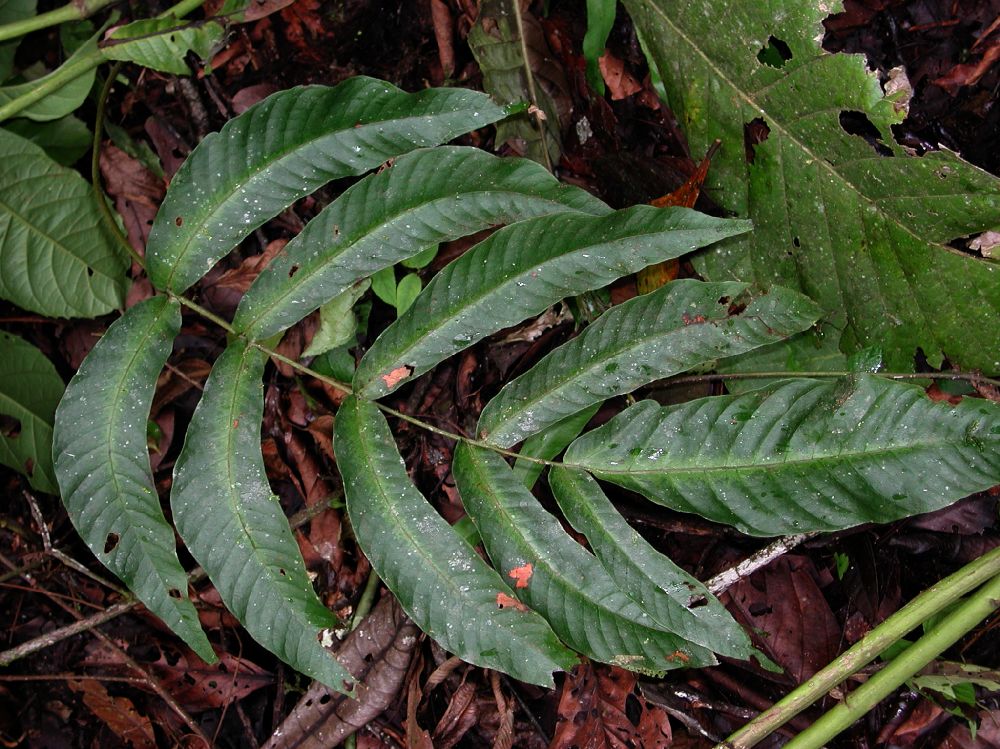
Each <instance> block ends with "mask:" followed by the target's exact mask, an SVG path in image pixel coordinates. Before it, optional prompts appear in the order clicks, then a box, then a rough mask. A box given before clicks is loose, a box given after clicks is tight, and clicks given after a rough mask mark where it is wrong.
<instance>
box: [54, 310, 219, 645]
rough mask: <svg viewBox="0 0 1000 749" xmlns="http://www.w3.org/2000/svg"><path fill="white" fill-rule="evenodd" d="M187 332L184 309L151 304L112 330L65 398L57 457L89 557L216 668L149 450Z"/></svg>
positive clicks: (66, 502) (57, 428)
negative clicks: (171, 366)
mask: <svg viewBox="0 0 1000 749" xmlns="http://www.w3.org/2000/svg"><path fill="white" fill-rule="evenodd" d="M180 322H181V315H180V308H179V306H178V305H177V304H176V303H174V302H171V301H169V300H168V299H167V298H166V297H153V298H152V299H148V300H146V301H144V302H140V303H139V304H137V305H135V306H134V307H131V308H130V309H129V310H128V311H127V312H126V313H125V314H124V315H122V317H120V318H119V319H118V320H116V321H115V322H114V324H112V326H111V327H110V328H109V329H108V331H107V333H105V334H104V336H103V337H102V338H101V340H99V341H98V342H97V344H96V345H95V346H94V348H93V350H92V351H91V352H90V354H89V355H88V356H87V358H86V359H85V360H84V362H83V364H81V365H80V369H79V371H78V372H77V373H76V375H75V376H74V377H73V379H72V380H71V381H70V383H69V385H68V386H67V388H66V394H65V395H64V397H63V399H62V401H61V402H60V403H59V408H58V410H57V411H56V417H55V432H54V437H53V446H52V452H53V457H54V462H55V471H56V476H57V478H58V480H59V487H60V489H61V490H62V497H63V504H64V505H65V506H66V511H67V513H68V514H69V517H70V519H71V520H72V521H73V525H74V526H75V527H76V529H77V531H78V532H79V533H80V536H81V538H83V540H84V541H85V542H86V544H87V546H88V547H90V550H91V551H92V552H94V555H95V556H97V558H98V559H100V560H101V562H102V563H103V564H104V565H105V566H106V567H107V568H108V569H110V570H111V571H112V572H114V573H115V574H116V575H117V576H118V577H120V578H121V579H122V580H124V581H125V583H126V584H127V585H128V586H129V588H130V589H131V590H132V591H133V592H134V593H135V594H136V595H137V596H138V597H139V599H140V600H141V601H142V602H143V603H144V604H146V606H147V607H148V608H149V610H150V611H152V612H153V613H154V614H156V615H157V616H158V617H160V619H162V620H163V621H164V622H165V623H166V624H167V625H168V626H169V627H170V628H171V629H172V630H173V631H174V632H176V633H177V634H178V635H179V636H180V637H181V638H182V639H183V640H184V641H185V642H186V643H187V644H188V645H189V646H190V647H191V648H192V649H193V650H194V651H195V652H196V653H198V655H199V656H201V658H202V659H203V660H205V661H207V662H209V663H212V662H214V661H215V654H214V651H213V650H212V646H211V645H210V644H209V642H208V639H207V638H206V637H205V633H204V632H202V630H201V626H200V624H199V623H198V613H197V611H195V608H194V606H193V605H192V604H191V601H190V600H189V599H188V597H187V577H186V575H185V572H184V569H183V567H181V563H180V561H179V560H178V558H177V550H176V545H175V541H174V532H173V529H172V528H171V527H170V525H169V524H168V523H167V521H166V518H165V517H164V515H163V510H162V508H161V507H160V500H159V497H157V494H156V489H155V486H154V484H153V475H152V471H151V469H150V466H149V454H148V451H147V449H146V421H147V419H148V418H149V408H150V404H151V403H152V400H153V390H154V388H155V386H156V378H157V375H158V374H159V372H160V370H161V369H162V368H163V364H164V363H165V362H166V360H167V357H168V356H169V355H170V350H171V345H172V343H173V339H174V337H175V336H176V335H177V333H178V331H179V330H180Z"/></svg>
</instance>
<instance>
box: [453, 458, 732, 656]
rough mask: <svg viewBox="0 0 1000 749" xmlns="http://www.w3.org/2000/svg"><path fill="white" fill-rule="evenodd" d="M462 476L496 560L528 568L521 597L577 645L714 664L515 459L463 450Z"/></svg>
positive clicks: (511, 569) (507, 567)
mask: <svg viewBox="0 0 1000 749" xmlns="http://www.w3.org/2000/svg"><path fill="white" fill-rule="evenodd" d="M453 470H454V474H455V482H456V484H457V485H458V488H459V492H460V494H461V495H462V502H463V504H464V505H465V509H466V511H467V512H468V513H469V516H470V517H471V518H472V520H473V522H474V523H475V524H476V527H477V528H479V532H480V535H481V536H482V539H483V544H484V545H485V546H486V550H487V552H488V553H489V555H490V559H492V560H493V562H494V564H495V565H496V566H497V567H498V568H499V569H500V570H501V571H503V572H505V573H510V574H511V576H512V577H513V576H514V573H515V571H518V570H527V575H526V577H527V579H525V577H524V576H522V577H521V578H518V579H519V580H520V581H523V582H524V583H525V584H523V585H519V586H518V587H517V588H516V589H515V592H516V593H517V596H518V598H520V599H521V600H522V601H524V603H526V604H527V605H528V606H530V607H531V608H533V609H535V610H536V611H538V612H540V613H541V614H542V615H543V616H545V618H546V619H548V621H549V624H551V626H552V628H553V629H554V630H555V632H556V634H557V635H559V637H560V639H562V640H563V642H565V643H566V644H568V645H569V646H570V647H573V648H575V649H576V650H579V651H580V652H581V653H584V654H585V655H587V656H588V657H590V658H593V659H595V660H599V661H603V662H605V663H613V664H615V665H619V666H624V667H626V668H629V669H632V670H635V671H644V672H653V673H656V672H661V671H666V670H668V669H671V668H678V667H680V666H683V665H689V666H692V667H693V666H699V665H712V664H714V663H715V658H714V657H713V656H712V654H711V653H710V652H709V651H707V650H705V649H704V648H702V647H700V646H698V645H695V644H693V643H690V642H688V641H686V640H685V639H684V638H682V637H679V636H677V635H675V634H673V633H670V632H667V631H665V630H663V629H661V628H660V627H658V626H657V625H656V623H655V622H654V620H653V619H652V618H651V617H650V616H649V615H648V614H647V613H646V612H645V611H643V610H642V609H641V608H640V607H639V606H638V604H636V603H635V602H634V601H632V600H631V599H630V598H629V597H628V596H626V595H625V594H624V593H623V592H622V591H621V590H620V589H619V588H618V587H617V586H616V585H615V583H614V582H613V581H612V580H611V578H610V577H609V576H608V575H607V573H606V572H605V571H604V569H603V568H602V567H601V565H600V563H599V562H598V561H597V560H596V559H595V558H594V557H593V556H592V555H591V554H590V553H589V552H587V551H586V550H585V549H584V548H583V547H582V546H580V545H579V544H577V543H576V542H575V541H573V540H572V539H571V538H570V537H569V536H567V535H566V534H565V533H564V532H563V530H562V528H561V527H560V525H559V521H558V520H556V519H555V518H554V517H553V516H552V515H549V514H548V513H547V512H546V511H545V510H544V509H542V507H541V505H539V504H538V501H537V500H536V499H535V498H534V497H533V496H531V493H530V492H528V490H527V489H525V488H524V487H523V485H522V484H521V483H520V481H519V480H518V478H517V477H516V476H515V475H514V473H513V472H512V471H511V470H510V468H509V467H508V466H507V464H506V463H505V462H504V461H503V460H502V459H501V458H500V457H499V456H497V455H495V454H493V453H491V452H489V451H487V450H484V449H482V448H478V447H473V446H471V445H469V444H468V443H465V442H463V443H461V444H460V445H459V446H458V447H457V448H456V449H455V460H454V463H453Z"/></svg>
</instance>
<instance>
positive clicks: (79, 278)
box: [0, 129, 128, 317]
mask: <svg viewBox="0 0 1000 749" xmlns="http://www.w3.org/2000/svg"><path fill="white" fill-rule="evenodd" d="M127 267H128V260H127V259H126V258H125V257H124V256H123V255H122V254H121V253H119V251H118V249H117V248H116V247H115V245H114V244H113V242H112V240H111V238H110V237H109V236H108V233H107V232H106V230H105V229H104V225H103V223H102V219H101V215H100V213H99V212H98V209H97V206H96V204H95V203H94V194H93V191H92V190H91V188H90V185H89V184H87V183H86V182H85V181H84V180H83V179H82V178H81V177H80V175H79V174H77V173H76V172H74V171H71V170H70V169H66V168H64V167H61V166H59V165H58V164H56V163H55V162H54V161H52V159H50V158H49V157H48V156H46V154H45V152H44V151H43V150H42V149H41V148H39V147H38V146H36V145H35V144H33V143H29V142H28V141H27V140H25V139H24V138H21V137H19V136H17V135H14V134H13V133H9V132H7V131H5V130H2V129H0V297H2V298H4V299H8V300H10V301H12V302H14V304H16V305H18V306H19V307H22V308H23V309H26V310H31V311H32V312H38V313H40V314H42V315H47V316H49V317H96V316H97V315H103V314H106V313H108V312H110V311H111V310H113V309H115V308H117V307H120V306H121V305H122V303H123V302H124V299H125V282H126V278H125V271H126V269H127Z"/></svg>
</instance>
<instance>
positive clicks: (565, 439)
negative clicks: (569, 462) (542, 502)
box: [514, 403, 601, 489]
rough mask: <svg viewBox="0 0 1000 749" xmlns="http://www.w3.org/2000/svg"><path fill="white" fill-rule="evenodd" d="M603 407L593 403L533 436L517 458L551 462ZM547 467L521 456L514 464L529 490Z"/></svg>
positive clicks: (527, 440)
mask: <svg viewBox="0 0 1000 749" xmlns="http://www.w3.org/2000/svg"><path fill="white" fill-rule="evenodd" d="M600 407H601V404H600V403H594V404H593V405H590V406H587V407H586V408H584V409H583V410H581V411H577V412H576V413H575V414H570V415H569V416H566V417H565V418H563V419H561V420H559V421H557V422H556V423H555V424H552V425H551V426H548V427H546V428H545V429H543V430H541V431H540V432H537V433H535V434H533V435H531V436H530V437H528V439H526V440H525V441H524V444H523V445H521V449H520V450H519V451H518V455H522V456H527V457H531V458H541V459H542V460H552V459H553V458H554V457H556V456H557V455H558V454H559V453H561V452H562V451H563V450H565V449H566V447H567V445H569V443H570V442H572V441H573V440H575V439H576V438H577V437H579V436H580V432H582V431H583V429H584V427H585V426H587V422H588V421H590V420H591V419H592V418H593V417H594V414H595V413H597V409H599V408H600ZM544 468H545V464H544V463H538V462H535V461H531V460H526V459H525V458H524V457H521V458H518V459H517V461H516V462H515V463H514V475H515V476H517V477H518V479H520V481H521V483H522V484H524V486H525V488H526V489H531V488H532V487H533V486H534V485H535V482H536V481H537V480H538V477H539V476H540V475H541V474H542V471H543V470H544Z"/></svg>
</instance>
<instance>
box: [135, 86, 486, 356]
mask: <svg viewBox="0 0 1000 749" xmlns="http://www.w3.org/2000/svg"><path fill="white" fill-rule="evenodd" d="M505 114H506V110H504V109H501V108H500V107H498V106H497V105H495V104H493V103H492V102H491V101H490V99H489V97H487V96H486V95H485V94H481V93H478V92H476V91H466V90H462V89H427V90H425V91H420V92H418V93H415V94H408V93H406V92H404V91H400V90H399V89H398V88H396V87H395V86H393V85H392V84H389V83H385V82H384V81H379V80H375V79H374V78H366V77H364V76H358V77H355V78H349V79H347V80H346V81H344V82H343V83H341V84H339V85H338V86H334V87H333V88H328V87H325V86H306V87H301V88H293V89H290V90H288V91H280V92H278V93H276V94H274V95H272V96H269V97H268V98H267V99H265V100H264V101H262V102H260V103H259V104H255V105H254V106H252V107H250V109H248V110H247V111H246V112H244V113H243V114H241V115H240V116H239V117H235V118H234V119H231V120H230V121H229V122H227V123H226V124H225V125H224V126H223V128H222V130H221V131H219V132H218V133H213V134H211V135H209V136H208V137H207V138H205V139H204V140H203V141H202V142H201V143H200V144H198V147H197V148H195V150H194V151H193V152H192V153H191V155H190V156H189V157H188V159H187V160H186V161H185V162H184V164H183V165H182V166H181V168H180V169H179V170H178V171H177V174H176V175H175V176H174V179H173V181H172V182H171V183H170V189H169V190H168V191H167V196H166V198H165V200H164V201H163V205H162V206H161V207H160V211H159V213H158V214H157V216H156V221H155V222H154V223H153V228H152V231H151V232H150V235H149V243H148V247H147V256H146V259H147V263H148V271H149V277H150V279H151V280H152V281H153V283H154V284H155V285H156V286H158V287H159V288H164V289H171V290H172V291H175V292H178V293H179V292H181V291H183V290H185V289H187V288H188V287H189V286H191V284H193V283H194V282H195V281H197V280H198V279H199V278H201V277H202V276H203V275H205V273H206V272H207V271H208V270H209V268H211V267H212V266H213V265H214V264H215V263H216V261H217V260H219V258H221V257H223V256H224V255H226V254H227V253H228V252H229V251H230V250H231V249H232V248H233V247H235V246H236V244H237V243H238V242H240V240H242V239H243V238H244V237H245V236H247V235H248V234H249V233H250V232H252V231H253V230H254V229H256V228H257V227H258V226H260V225H261V224H263V223H264V222H265V221H267V220H268V219H270V218H272V217H274V216H276V215H278V214H279V213H280V212H281V211H283V210H284V209H285V208H287V207H288V206H289V205H291V204H292V203H294V202H295V201H296V200H298V199H299V198H302V197H305V196H306V195H308V194H309V193H311V192H313V191H314V190H316V189H317V188H319V187H321V186H322V185H324V184H326V183H327V182H329V181H330V180H332V179H337V178H339V177H349V176H353V175H357V174H363V173H365V172H367V171H368V170H369V169H372V168H374V167H376V166H378V165H379V164H382V163H383V162H384V161H386V160H387V159H390V158H392V157H394V156H399V155H400V154H402V153H405V152H407V151H411V150H413V149H414V148H419V147H421V146H433V145H436V144H438V143H442V142H444V141H447V140H450V139H451V138H454V137H455V136H457V135H461V134H462V133H465V132H468V131H469V130H474V129H476V128H477V127H483V126H484V125H488V124H490V123H491V122H495V121H496V120H498V119H500V118H501V117H503V116H504V115H505ZM286 280H287V279H286ZM354 280H357V279H352V282H353V281H354ZM317 306H319V305H317ZM264 337H266V336H264Z"/></svg>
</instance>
